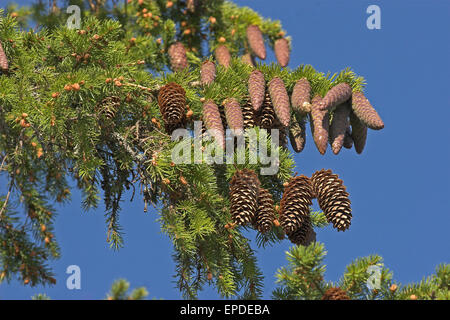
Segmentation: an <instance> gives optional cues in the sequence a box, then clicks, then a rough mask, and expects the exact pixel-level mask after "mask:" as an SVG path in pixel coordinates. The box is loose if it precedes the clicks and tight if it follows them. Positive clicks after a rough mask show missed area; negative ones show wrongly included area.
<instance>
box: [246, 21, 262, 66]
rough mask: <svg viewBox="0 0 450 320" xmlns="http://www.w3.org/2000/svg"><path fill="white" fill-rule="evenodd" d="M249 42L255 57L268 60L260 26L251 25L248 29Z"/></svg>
mask: <svg viewBox="0 0 450 320" xmlns="http://www.w3.org/2000/svg"><path fill="white" fill-rule="evenodd" d="M247 40H248V44H249V45H250V48H251V49H252V51H253V53H254V54H255V56H257V57H258V58H260V59H262V60H264V59H266V47H265V45H264V38H263V35H262V32H261V29H259V27H258V26H256V25H250V26H248V27H247Z"/></svg>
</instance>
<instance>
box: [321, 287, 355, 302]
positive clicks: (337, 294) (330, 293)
mask: <svg viewBox="0 0 450 320" xmlns="http://www.w3.org/2000/svg"><path fill="white" fill-rule="evenodd" d="M322 300H351V299H350V297H349V296H348V295H347V292H345V291H344V290H342V289H341V288H339V287H337V288H329V289H327V291H325V293H324V295H323V296H322Z"/></svg>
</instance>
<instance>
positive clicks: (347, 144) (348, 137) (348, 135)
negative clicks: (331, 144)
mask: <svg viewBox="0 0 450 320" xmlns="http://www.w3.org/2000/svg"><path fill="white" fill-rule="evenodd" d="M352 147H353V139H352V131H351V129H350V127H347V130H345V137H344V148H347V149H351V148H352Z"/></svg>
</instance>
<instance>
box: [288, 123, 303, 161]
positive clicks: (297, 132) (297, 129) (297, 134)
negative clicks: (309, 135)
mask: <svg viewBox="0 0 450 320" xmlns="http://www.w3.org/2000/svg"><path fill="white" fill-rule="evenodd" d="M305 129H306V126H305V121H304V120H303V119H302V120H300V121H297V120H296V119H295V118H293V121H291V125H290V126H289V140H290V141H291V146H292V149H294V151H295V152H297V153H299V152H302V151H303V149H304V148H305V143H306V132H305Z"/></svg>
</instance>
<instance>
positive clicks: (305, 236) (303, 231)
mask: <svg viewBox="0 0 450 320" xmlns="http://www.w3.org/2000/svg"><path fill="white" fill-rule="evenodd" d="M288 239H289V240H290V241H291V242H292V243H293V244H296V245H302V246H308V245H309V244H311V242H314V241H316V232H315V231H314V229H313V227H312V225H311V219H310V218H309V216H308V217H306V219H305V222H304V223H303V224H302V225H301V226H300V228H298V229H297V231H294V232H293V233H291V234H289V235H288Z"/></svg>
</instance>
